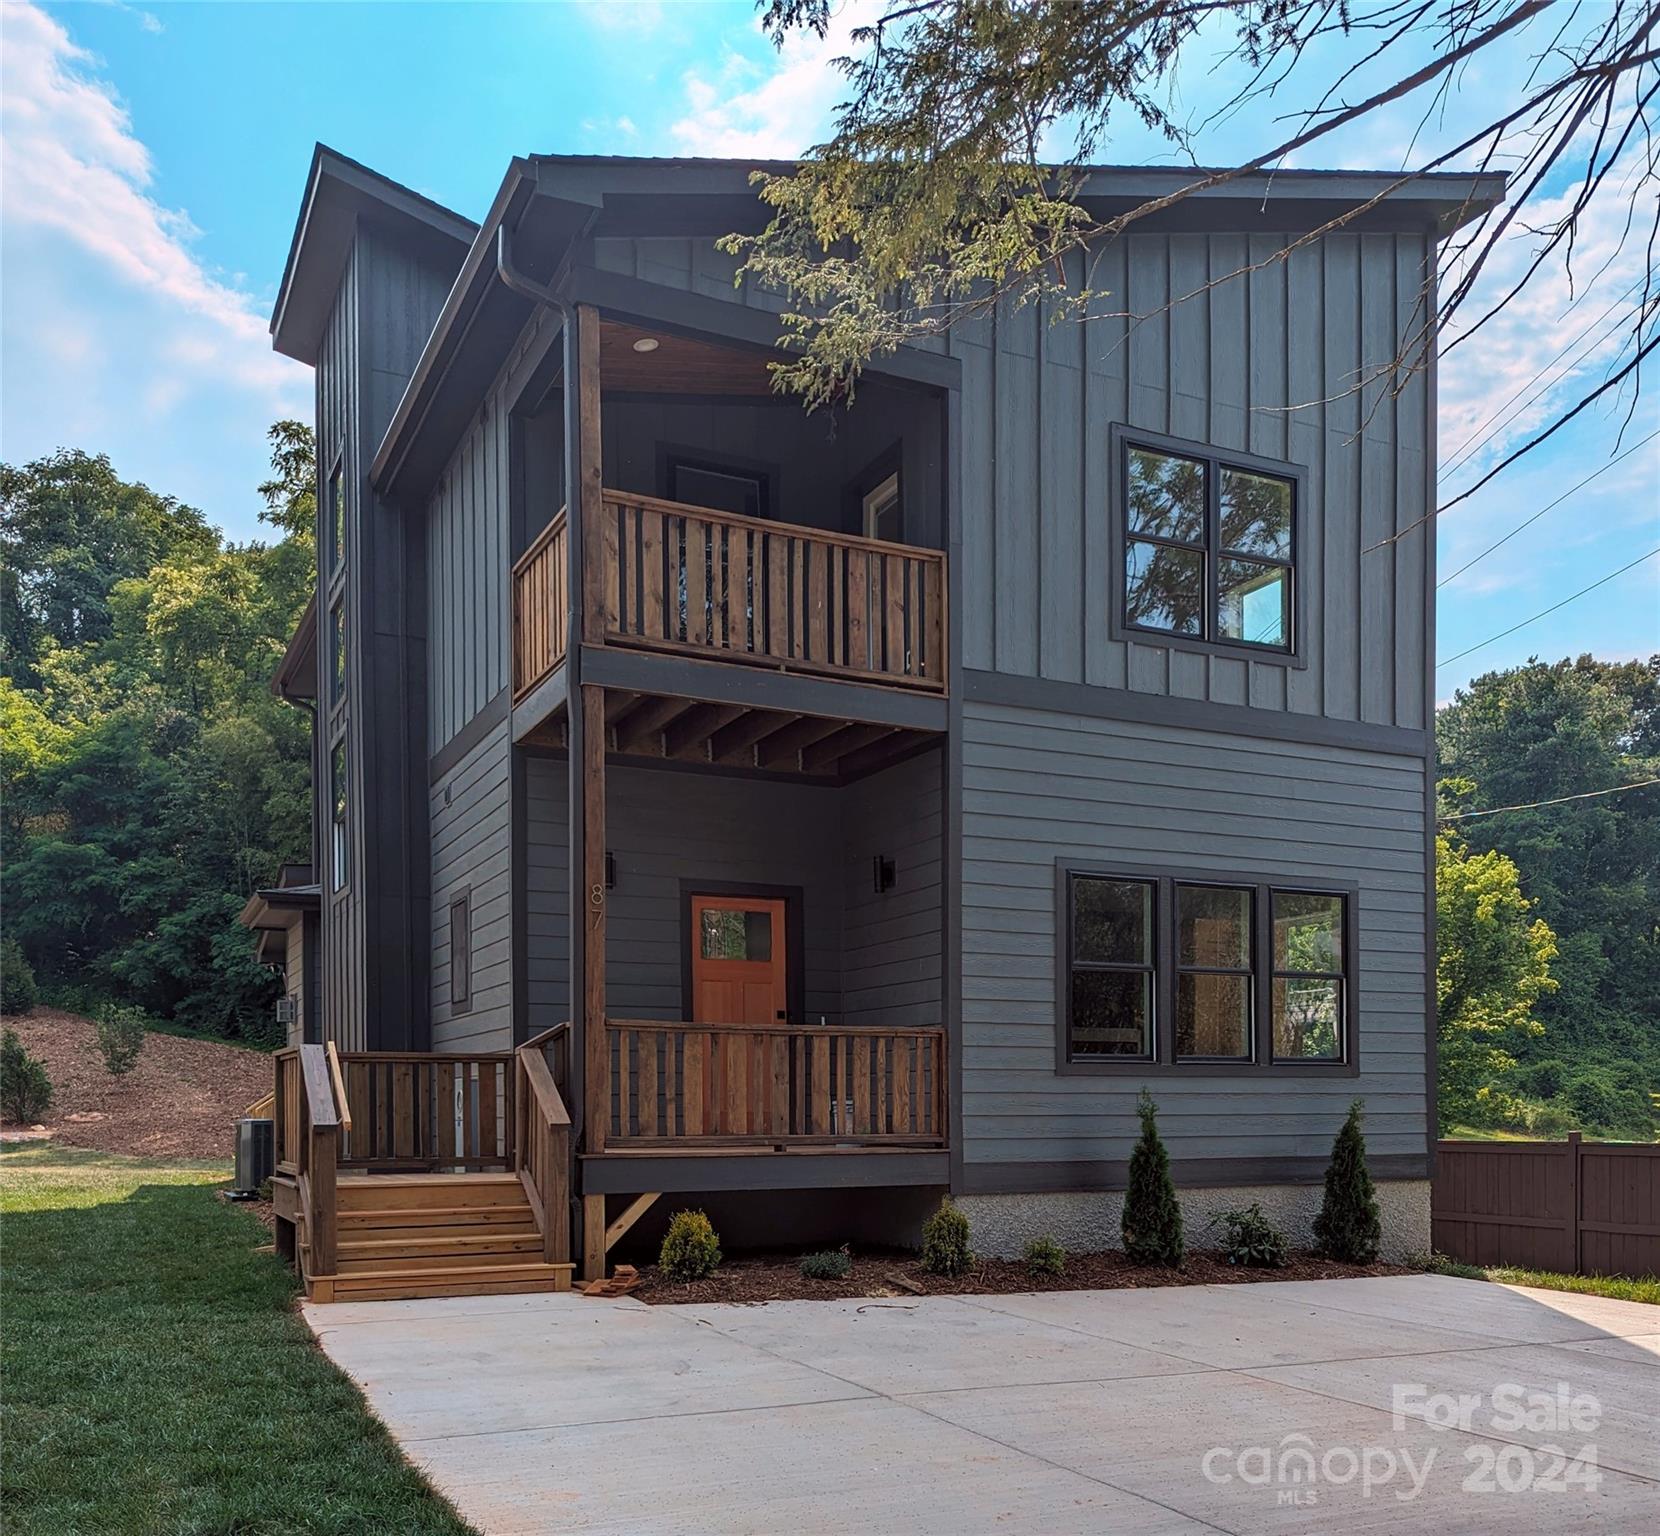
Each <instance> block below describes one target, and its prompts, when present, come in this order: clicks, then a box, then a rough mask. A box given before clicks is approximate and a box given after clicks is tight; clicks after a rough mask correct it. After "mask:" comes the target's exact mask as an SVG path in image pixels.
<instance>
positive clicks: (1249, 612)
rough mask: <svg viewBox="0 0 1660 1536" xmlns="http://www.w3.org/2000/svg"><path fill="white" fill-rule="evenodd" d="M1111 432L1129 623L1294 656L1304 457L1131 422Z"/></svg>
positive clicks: (1121, 613)
mask: <svg viewBox="0 0 1660 1536" xmlns="http://www.w3.org/2000/svg"><path fill="white" fill-rule="evenodd" d="M1114 441H1115V447H1116V450H1117V453H1118V469H1117V475H1118V482H1119V485H1120V487H1121V495H1120V503H1121V505H1120V508H1119V533H1120V537H1121V543H1122V552H1123V569H1122V576H1123V585H1122V588H1121V591H1120V594H1119V596H1120V604H1119V610H1118V622H1119V624H1120V625H1121V626H1122V629H1123V631H1124V632H1125V633H1127V634H1130V635H1138V634H1155V635H1167V636H1173V637H1175V638H1177V639H1183V640H1188V641H1192V642H1194V643H1196V644H1200V645H1215V646H1220V647H1223V648H1225V649H1229V650H1232V649H1238V650H1240V651H1242V652H1255V653H1257V654H1270V655H1271V654H1276V653H1277V654H1279V655H1281V656H1284V657H1290V656H1292V655H1293V653H1294V652H1295V649H1296V640H1295V636H1296V612H1295V605H1296V603H1297V592H1296V586H1297V582H1296V559H1297V548H1296V545H1297V537H1296V531H1297V516H1298V506H1297V500H1298V494H1299V485H1300V479H1299V474H1298V471H1297V470H1296V468H1295V467H1294V466H1292V465H1289V464H1287V465H1280V466H1274V465H1271V464H1270V463H1269V462H1268V461H1265V460H1261V459H1255V458H1250V457H1247V456H1245V455H1238V454H1233V455H1230V454H1226V453H1218V452H1216V451H1214V450H1212V449H1210V448H1206V447H1204V446H1202V445H1200V444H1196V443H1184V442H1179V441H1177V440H1175V439H1171V438H1163V437H1152V436H1150V435H1146V434H1135V433H1132V432H1130V431H1129V430H1128V429H1124V428H1117V429H1115V430H1114Z"/></svg>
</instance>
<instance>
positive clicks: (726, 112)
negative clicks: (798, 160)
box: [669, 0, 883, 160]
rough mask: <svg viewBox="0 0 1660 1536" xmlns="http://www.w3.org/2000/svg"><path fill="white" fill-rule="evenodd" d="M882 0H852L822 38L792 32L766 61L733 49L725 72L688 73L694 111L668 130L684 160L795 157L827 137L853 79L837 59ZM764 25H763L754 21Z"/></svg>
mask: <svg viewBox="0 0 1660 1536" xmlns="http://www.w3.org/2000/svg"><path fill="white" fill-rule="evenodd" d="M882 10H883V7H882V6H881V5H880V4H878V3H876V0H848V3H847V4H845V5H843V6H842V7H841V8H840V9H839V10H838V11H837V12H836V13H835V15H834V16H833V17H832V19H831V22H830V30H829V35H828V36H827V37H825V38H824V39H822V40H821V39H819V38H818V37H815V36H814V35H813V34H812V33H811V32H808V31H804V30H802V31H796V32H792V33H791V34H790V35H789V37H787V38H786V39H785V42H784V46H783V47H782V48H781V49H779V50H777V52H776V53H772V52H771V51H770V50H771V44H770V43H769V44H768V49H769V57H768V59H767V62H766V64H764V65H763V64H757V63H755V62H754V61H753V60H751V59H748V58H746V57H744V56H743V55H742V54H740V53H737V52H735V51H732V50H728V51H727V53H726V54H725V56H724V58H723V59H722V60H721V63H720V65H719V67H718V68H717V69H715V70H713V71H710V70H707V69H692V70H688V71H687V73H686V75H685V77H684V80H683V82H682V84H683V86H684V88H685V92H686V101H687V106H688V109H689V110H688V111H687V112H686V114H685V115H684V116H683V117H681V118H680V119H678V120H677V121H676V122H675V123H673V124H672V125H671V126H670V128H669V133H670V136H671V138H672V139H673V141H674V147H675V149H676V151H678V152H679V153H680V154H683V155H714V156H719V157H721V158H724V159H733V160H743V159H756V160H763V159H789V158H791V157H793V156H795V155H799V154H801V153H802V152H803V151H805V150H807V149H808V148H810V147H811V146H812V145H813V144H815V143H817V142H819V141H820V140H822V139H824V138H826V137H828V135H829V130H830V125H831V116H832V114H833V112H834V110H835V107H836V105H837V103H839V102H840V101H841V100H842V99H843V96H844V93H845V90H846V86H847V81H846V78H845V77H844V76H843V75H842V73H841V71H840V70H838V69H837V68H836V67H835V64H834V60H836V59H837V58H840V57H842V56H844V55H846V54H848V53H851V52H854V51H855V50H854V47H853V43H852V33H853V30H854V28H855V27H859V26H863V25H867V24H868V23H870V22H871V21H873V20H875V18H876V17H877V16H879V15H880V14H881V13H882ZM753 25H758V24H753Z"/></svg>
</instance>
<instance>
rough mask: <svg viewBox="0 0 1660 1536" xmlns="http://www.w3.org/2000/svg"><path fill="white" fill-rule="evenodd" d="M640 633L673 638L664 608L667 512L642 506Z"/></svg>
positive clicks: (654, 636)
mask: <svg viewBox="0 0 1660 1536" xmlns="http://www.w3.org/2000/svg"><path fill="white" fill-rule="evenodd" d="M640 578H641V579H640V589H641V596H640V633H641V634H642V635H647V636H650V637H651V638H652V639H654V640H662V639H667V638H669V637H670V636H669V625H668V616H667V615H666V614H665V613H664V611H663V514H662V513H661V512H655V511H652V510H650V509H649V508H645V507H642V508H641V509H640Z"/></svg>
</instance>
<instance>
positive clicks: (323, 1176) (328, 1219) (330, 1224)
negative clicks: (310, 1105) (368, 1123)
mask: <svg viewBox="0 0 1660 1536" xmlns="http://www.w3.org/2000/svg"><path fill="white" fill-rule="evenodd" d="M339 1134H340V1132H339V1128H338V1127H337V1126H333V1125H314V1126H313V1127H312V1128H311V1174H310V1182H311V1218H310V1220H311V1272H312V1273H313V1274H314V1275H332V1274H333V1273H334V1269H335V1188H334V1167H335V1161H336V1158H337V1155H338V1151H339V1148H338V1145H337V1137H338V1136H339ZM319 1299H320V1300H322V1299H326V1298H319Z"/></svg>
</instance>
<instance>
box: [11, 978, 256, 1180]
mask: <svg viewBox="0 0 1660 1536" xmlns="http://www.w3.org/2000/svg"><path fill="white" fill-rule="evenodd" d="M5 1022H6V1027H7V1028H8V1029H15V1030H16V1031H17V1033H18V1037H19V1038H20V1039H21V1040H22V1041H23V1045H24V1047H25V1049H27V1050H28V1051H29V1052H30V1053H31V1054H32V1055H35V1056H38V1057H39V1058H40V1060H41V1062H42V1063H43V1064H44V1065H45V1067H46V1075H47V1076H48V1077H49V1078H51V1080H52V1108H51V1110H50V1112H49V1113H48V1114H47V1116H46V1118H45V1120H44V1121H43V1122H42V1124H44V1125H45V1126H46V1128H47V1131H48V1132H49V1133H50V1137H51V1139H52V1140H53V1141H55V1142H59V1143H62V1144H63V1145H65V1146H71V1147H89V1148H91V1149H92V1150H94V1151H97V1152H119V1153H122V1154H124V1155H126V1156H128V1157H158V1158H221V1159H226V1160H228V1159H230V1158H231V1157H232V1156H233V1155H234V1153H235V1150H236V1146H235V1137H236V1133H235V1131H234V1130H233V1128H232V1127H233V1123H234V1122H235V1121H236V1120H237V1119H238V1118H239V1117H240V1116H241V1114H242V1112H243V1111H244V1110H245V1109H246V1108H247V1107H248V1105H249V1104H251V1103H252V1102H253V1101H254V1100H255V1099H257V1098H259V1097H261V1096H262V1095H263V1094H267V1093H269V1092H270V1091H271V1078H272V1072H271V1058H270V1057H269V1056H268V1055H266V1054H265V1053H264V1052H263V1051H254V1050H249V1049H247V1048H246V1047H245V1046H239V1045H223V1044H221V1043H220V1042H218V1041H217V1040H187V1039H183V1038H181V1037H180V1036H177V1035H155V1034H150V1035H146V1036H145V1037H144V1049H143V1051H142V1052H140V1054H139V1058H138V1065H137V1066H135V1067H134V1068H133V1070H132V1071H131V1072H129V1073H128V1074H127V1075H126V1076H125V1077H111V1076H110V1074H109V1073H108V1072H107V1071H106V1070H105V1068H104V1061H103V1058H102V1057H101V1056H100V1055H99V1054H98V1039H97V1030H96V1029H95V1028H94V1026H93V1024H92V1022H91V1020H89V1019H83V1018H81V1017H80V1016H79V1015H78V1014H73V1013H64V1012H62V1011H61V1010H59V1009H56V1008H36V1009H35V1010H34V1011H33V1012H32V1013H27V1014H23V1015H21V1016H18V1017H15V1018H7V1019H6V1021H5ZM10 1130H11V1128H8V1133H9V1132H10Z"/></svg>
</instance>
